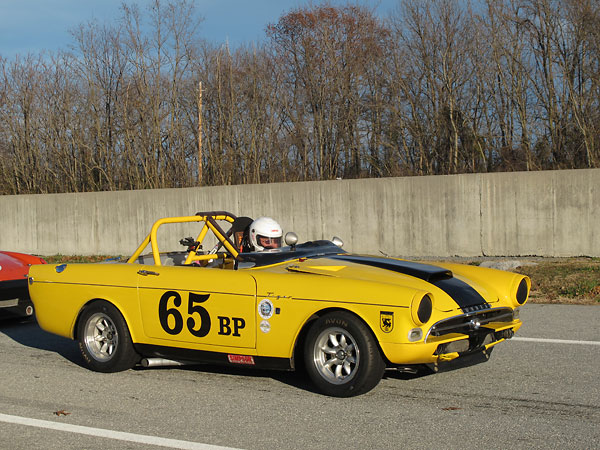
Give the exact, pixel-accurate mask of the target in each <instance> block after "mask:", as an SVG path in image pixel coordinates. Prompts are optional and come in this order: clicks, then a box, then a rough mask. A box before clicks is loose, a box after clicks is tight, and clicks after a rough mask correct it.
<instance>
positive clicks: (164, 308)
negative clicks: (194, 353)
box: [158, 291, 210, 337]
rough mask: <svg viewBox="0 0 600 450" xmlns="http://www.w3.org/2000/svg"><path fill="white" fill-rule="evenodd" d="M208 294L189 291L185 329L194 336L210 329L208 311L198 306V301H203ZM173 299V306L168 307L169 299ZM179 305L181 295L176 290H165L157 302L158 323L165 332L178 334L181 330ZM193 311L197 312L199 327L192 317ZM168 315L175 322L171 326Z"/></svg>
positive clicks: (202, 334)
mask: <svg viewBox="0 0 600 450" xmlns="http://www.w3.org/2000/svg"><path fill="white" fill-rule="evenodd" d="M209 297H210V294H194V293H193V292H190V296H189V299H188V314H189V317H188V318H187V321H186V325H187V329H188V330H189V332H190V333H192V334H193V335H194V336H196V337H204V336H206V335H207V334H208V332H209V331H210V315H209V314H208V311H207V310H206V309H205V308H204V307H202V306H200V303H204V302H205V301H206V300H208V298H209ZM171 298H172V299H173V305H175V307H174V308H169V307H168V306H169V300H170V299H171ZM180 306H181V295H179V293H178V292H176V291H167V292H165V293H164V294H163V295H162V297H161V298H160V301H159V302H158V318H159V319H160V325H161V326H162V327H163V330H165V331H166V332H167V333H169V334H171V335H175V334H179V333H181V331H182V330H183V317H182V315H181V313H180V312H179V309H177V308H179V307H180ZM194 313H198V315H199V316H200V328H199V329H197V330H196V329H195V328H196V319H194V316H193V315H194ZM169 317H173V321H174V322H175V323H174V324H173V326H172V327H171V326H169Z"/></svg>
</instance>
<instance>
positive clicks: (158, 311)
mask: <svg viewBox="0 0 600 450" xmlns="http://www.w3.org/2000/svg"><path fill="white" fill-rule="evenodd" d="M138 296H139V304H140V309H141V315H142V321H143V327H144V332H145V334H146V335H147V336H149V337H152V338H158V339H164V340H165V341H171V342H170V343H168V342H165V345H174V344H173V342H178V343H181V344H182V345H183V346H185V345H184V344H185V343H193V344H206V345H214V346H229V347H244V348H255V347H256V307H255V305H256V283H255V281H254V278H252V277H251V276H250V275H248V274H246V273H244V272H240V271H235V270H229V269H219V268H206V267H195V266H181V267H171V266H141V269H140V270H139V271H138Z"/></svg>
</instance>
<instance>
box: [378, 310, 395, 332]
mask: <svg viewBox="0 0 600 450" xmlns="http://www.w3.org/2000/svg"><path fill="white" fill-rule="evenodd" d="M379 326H380V327H381V331H383V332H384V333H389V332H390V331H392V330H393V329H394V313H393V312H392V311H380V312H379Z"/></svg>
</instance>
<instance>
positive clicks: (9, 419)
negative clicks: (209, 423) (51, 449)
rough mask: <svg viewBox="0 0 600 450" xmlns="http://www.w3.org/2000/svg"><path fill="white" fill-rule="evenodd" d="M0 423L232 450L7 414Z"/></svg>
mask: <svg viewBox="0 0 600 450" xmlns="http://www.w3.org/2000/svg"><path fill="white" fill-rule="evenodd" d="M0 422H6V423H14V424H18V425H26V426H30V427H36V428H46V429H49V430H57V431H66V432H69V433H78V434H86V435H88V436H96V437H101V438H106V439H117V440H119V441H128V442H136V443H139V444H146V445H158V446H162V447H168V448H176V449H183V450H188V449H189V450H233V449H232V448H231V447H220V446H218V445H210V444H201V443H199V442H190V441H179V440H177V439H167V438H161V437H157V436H146V435H143V434H133V433H124V432H122V431H113V430H104V429H102V428H91V427H83V426H80V425H71V424H69V423H59V422H51V421H48V420H39V419H30V418H28V417H19V416H10V415H8V414H0Z"/></svg>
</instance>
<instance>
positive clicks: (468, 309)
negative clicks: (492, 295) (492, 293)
mask: <svg viewBox="0 0 600 450" xmlns="http://www.w3.org/2000/svg"><path fill="white" fill-rule="evenodd" d="M490 308H491V306H490V304H489V303H487V302H485V303H480V304H479V305H473V306H465V307H463V308H462V310H463V312H464V313H465V314H467V313H472V312H475V311H483V310H484V309H490Z"/></svg>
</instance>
